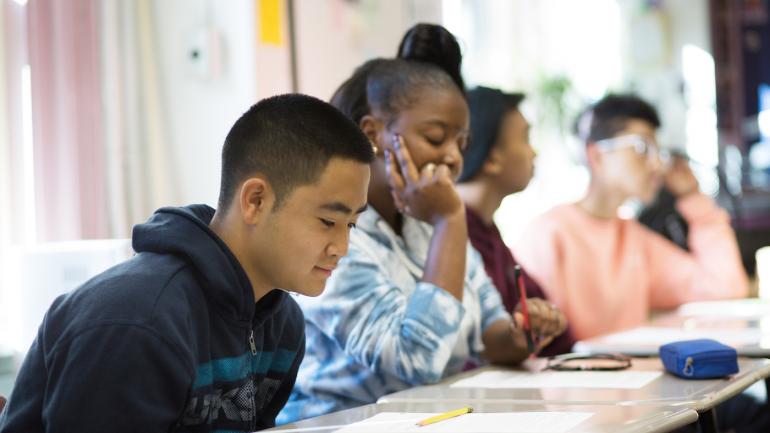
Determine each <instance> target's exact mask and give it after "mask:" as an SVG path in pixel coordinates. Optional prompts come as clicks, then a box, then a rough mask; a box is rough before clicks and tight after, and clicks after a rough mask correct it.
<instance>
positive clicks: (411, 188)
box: [385, 135, 465, 225]
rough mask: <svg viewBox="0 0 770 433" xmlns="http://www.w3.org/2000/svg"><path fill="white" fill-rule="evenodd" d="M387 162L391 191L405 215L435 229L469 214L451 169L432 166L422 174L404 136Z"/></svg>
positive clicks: (398, 139)
mask: <svg viewBox="0 0 770 433" xmlns="http://www.w3.org/2000/svg"><path fill="white" fill-rule="evenodd" d="M385 158H386V161H385V169H386V172H387V175H388V182H389V184H390V191H391V194H392V195H393V200H394V201H395V204H396V207H397V208H398V209H399V211H401V213H403V214H406V215H409V216H411V217H413V218H416V219H418V220H421V221H425V222H427V223H430V224H432V225H435V224H436V223H438V222H439V221H441V220H444V219H446V218H449V217H451V216H454V215H458V214H462V213H463V212H465V208H464V205H463V202H462V200H461V199H460V195H459V194H458V193H457V189H456V188H455V185H454V181H453V180H452V174H451V171H450V169H449V167H448V166H446V165H445V164H439V165H436V164H433V163H428V164H425V165H424V166H423V167H422V169H421V170H418V169H417V167H416V166H415V164H414V162H413V161H412V157H411V155H410V154H409V149H407V147H406V145H405V144H404V139H403V137H401V136H400V135H397V136H396V138H395V140H394V143H393V152H390V151H389V150H387V149H386V151H385Z"/></svg>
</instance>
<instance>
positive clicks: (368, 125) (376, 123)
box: [358, 114, 385, 148]
mask: <svg viewBox="0 0 770 433" xmlns="http://www.w3.org/2000/svg"><path fill="white" fill-rule="evenodd" d="M358 126H359V128H361V130H362V131H364V134H365V135H366V137H367V138H368V139H369V141H370V142H371V143H372V145H373V146H376V147H378V148H379V147H381V146H380V145H379V136H380V134H381V133H382V132H383V131H384V130H385V125H384V124H383V123H382V121H381V120H380V119H378V118H376V117H374V116H372V115H371V114H367V115H366V116H364V117H362V118H361V122H360V124H359V125H358Z"/></svg>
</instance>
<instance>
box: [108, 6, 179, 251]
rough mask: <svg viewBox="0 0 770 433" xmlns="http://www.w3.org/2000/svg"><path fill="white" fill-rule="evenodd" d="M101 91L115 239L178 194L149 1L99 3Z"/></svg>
mask: <svg viewBox="0 0 770 433" xmlns="http://www.w3.org/2000/svg"><path fill="white" fill-rule="evenodd" d="M101 6H102V10H101V36H102V38H101V41H102V44H101V54H102V77H103V78H102V94H103V98H104V118H105V119H104V120H105V128H104V129H105V149H106V165H107V178H106V182H107V187H108V191H109V193H108V195H107V196H108V200H109V206H108V209H109V220H110V231H111V236H112V237H129V236H130V234H131V232H130V230H131V227H132V226H133V225H134V224H136V223H137V222H141V221H143V220H145V219H146V218H147V217H148V216H149V215H150V214H151V213H152V211H154V210H155V209H156V208H158V207H161V206H163V205H166V204H168V203H170V202H172V201H174V199H175V198H176V197H177V196H178V191H179V186H178V181H177V179H178V176H177V175H176V174H175V171H174V170H175V169H174V163H173V162H174V158H173V157H172V151H171V149H172V146H171V145H170V144H171V137H169V128H167V124H168V113H167V112H166V110H165V107H164V106H163V98H162V97H161V96H162V89H161V86H160V83H161V78H162V77H161V75H160V71H159V66H158V63H159V62H158V53H157V51H156V50H155V47H156V46H157V26H158V23H157V22H156V21H155V20H154V16H153V7H152V4H151V2H150V1H149V0H134V1H121V0H103V1H102V3H101Z"/></svg>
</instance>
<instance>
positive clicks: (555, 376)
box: [450, 371, 662, 389]
mask: <svg viewBox="0 0 770 433" xmlns="http://www.w3.org/2000/svg"><path fill="white" fill-rule="evenodd" d="M661 374H662V372H660V371H543V372H539V373H525V372H512V371H485V372H482V373H479V374H476V375H474V376H471V377H468V378H466V379H461V380H458V381H457V382H455V383H453V384H451V385H450V387H451V388H487V389H499V388H502V389H510V388H513V389H520V388H610V389H639V388H642V387H643V386H645V385H647V384H648V383H650V382H652V381H653V380H655V379H657V378H658V377H660V376H661Z"/></svg>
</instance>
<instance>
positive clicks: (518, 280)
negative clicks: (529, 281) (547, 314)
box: [513, 265, 535, 355]
mask: <svg viewBox="0 0 770 433" xmlns="http://www.w3.org/2000/svg"><path fill="white" fill-rule="evenodd" d="M513 275H514V284H515V285H516V286H518V289H519V302H520V303H521V314H522V315H524V336H525V337H526V338H527V351H528V352H529V353H530V355H531V354H533V353H535V338H534V337H533V336H532V324H531V323H530V322H529V310H528V309H527V288H526V287H525V286H524V277H523V276H522V274H521V266H519V265H516V266H515V267H514V268H513Z"/></svg>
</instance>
